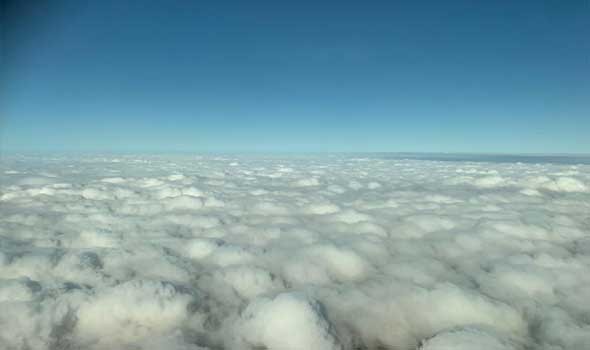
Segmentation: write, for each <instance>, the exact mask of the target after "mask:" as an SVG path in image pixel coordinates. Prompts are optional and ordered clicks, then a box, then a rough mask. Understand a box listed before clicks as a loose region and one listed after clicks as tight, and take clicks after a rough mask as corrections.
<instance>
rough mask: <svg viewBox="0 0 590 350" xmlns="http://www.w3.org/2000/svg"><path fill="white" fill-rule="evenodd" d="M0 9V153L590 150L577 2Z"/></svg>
mask: <svg viewBox="0 0 590 350" xmlns="http://www.w3.org/2000/svg"><path fill="white" fill-rule="evenodd" d="M27 3H28V4H27ZM6 4H7V5H6V6H5V8H4V9H3V17H2V19H1V20H2V25H3V27H4V28H3V29H4V33H3V44H4V45H3V48H2V50H3V57H2V78H1V79H2V97H0V99H1V103H2V107H0V112H1V113H2V119H1V124H0V128H1V130H0V145H1V147H2V149H4V150H15V151H22V150H26V151H64V150H67V151H145V152H149V151H164V152H167V151H289V152H308V151H393V152H399V151H406V152H407V151H411V152H416V151H418V152H422V151H429V152H503V153H505V152H508V153H531V152H532V153H590V102H589V101H590V58H589V57H590V40H589V38H590V24H589V23H590V5H589V3H588V1H587V0H569V1H560V0H556V1H538V0H537V1H503V0H499V1H467V0H466V1H404V2H401V1H383V2H373V1H355V2H341V1H339V2H331V1H289V2H284V1H239V2H238V1H231V2H226V1H188V0H187V1H116V0H107V1H38V2H32V1H8V2H6Z"/></svg>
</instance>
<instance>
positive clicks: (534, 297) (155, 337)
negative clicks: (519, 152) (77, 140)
mask: <svg viewBox="0 0 590 350" xmlns="http://www.w3.org/2000/svg"><path fill="white" fill-rule="evenodd" d="M0 170H1V173H0V176H1V193H0V309H1V310H2V312H0V344H1V348H2V349H32V350H37V349H39V350H40V349H53V350H57V349H96V350H102V349H147V350H150V349H154V350H155V349H173V350H175V349H179V350H180V349H182V350H185V349H193V350H195V349H271V350H273V349H281V350H290V349H318V350H322V349H330V350H331V349H343V350H344V349H423V350H441V349H474V348H477V349H490V350H491V349H493V350H500V349H520V350H525V349H543V350H549V349H551V350H559V349H588V348H590V304H589V303H588V302H587V301H588V300H590V274H588V271H590V166H589V165H567V164H562V165H553V164H520V163H476V162H440V161H428V160H395V159H389V160H388V159H378V158H360V157H353V156H324V157H289V158H281V157H277V156H274V157H271V156H266V157H265V156H256V157H253V156H252V157H246V156H223V157H222V156H218V157H215V156H209V157H202V156H199V157H196V156H132V155H127V156H119V157H114V156H92V157H66V156H53V157H25V156H15V157H11V158H6V159H4V160H3V161H2V164H1V169H0Z"/></svg>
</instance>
